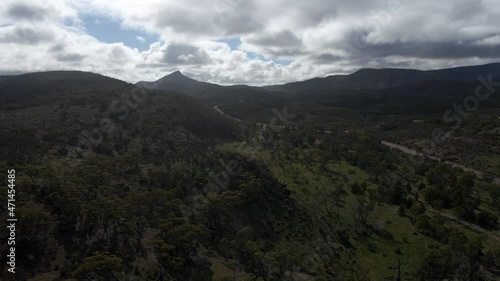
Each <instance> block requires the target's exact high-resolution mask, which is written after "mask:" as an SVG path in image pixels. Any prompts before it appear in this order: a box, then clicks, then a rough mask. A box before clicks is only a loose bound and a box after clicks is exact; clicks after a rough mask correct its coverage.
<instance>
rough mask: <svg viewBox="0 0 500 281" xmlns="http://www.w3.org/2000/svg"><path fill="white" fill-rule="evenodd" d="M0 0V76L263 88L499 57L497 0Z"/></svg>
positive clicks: (499, 40) (468, 63)
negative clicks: (175, 75) (178, 74)
mask: <svg viewBox="0 0 500 281" xmlns="http://www.w3.org/2000/svg"><path fill="white" fill-rule="evenodd" d="M0 1H1V3H2V4H1V5H0V74H16V73H24V72H32V71H44V70H56V69H76V70H84V71H92V72H97V73H101V74H104V75H107V76H112V77H115V78H119V79H122V80H125V81H129V82H133V83H135V82H137V81H139V80H149V81H151V80H156V79H159V78H161V77H162V76H164V75H166V74H168V73H170V72H173V71H175V70H181V71H182V72H183V73H185V74H187V75H188V76H190V77H193V78H195V79H198V80H202V81H209V82H214V83H220V84H240V83H245V84H252V85H263V84H277V83H282V82H288V81H294V80H303V79H308V78H311V77H323V76H327V75H332V74H345V73H351V72H353V71H356V70H358V69H360V68H365V67H374V68H381V67H397V68H418V69H435V68H445V67H453V66H462V65H473V64H483V63H489V62H498V61H500V5H498V0H482V1H481V0H441V1H436V0H419V1H409V0H348V1H346V0H343V1H340V0H310V1H304V0H271V1H270V0H120V1H108V0H106V1H105V0H67V1H66V0H46V1H35V0H33V1H19V0H0Z"/></svg>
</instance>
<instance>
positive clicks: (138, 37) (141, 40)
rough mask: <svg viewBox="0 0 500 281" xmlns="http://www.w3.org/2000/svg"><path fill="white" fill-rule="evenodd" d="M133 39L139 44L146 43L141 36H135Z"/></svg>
mask: <svg viewBox="0 0 500 281" xmlns="http://www.w3.org/2000/svg"><path fill="white" fill-rule="evenodd" d="M135 39H137V41H139V42H141V43H145V42H146V39H145V38H144V37H142V36H137V37H135Z"/></svg>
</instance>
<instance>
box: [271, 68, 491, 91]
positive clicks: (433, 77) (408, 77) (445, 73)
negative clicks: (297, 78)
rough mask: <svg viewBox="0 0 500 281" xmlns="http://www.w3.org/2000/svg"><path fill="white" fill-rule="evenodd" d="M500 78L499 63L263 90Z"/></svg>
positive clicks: (373, 72) (376, 72)
mask: <svg viewBox="0 0 500 281" xmlns="http://www.w3.org/2000/svg"><path fill="white" fill-rule="evenodd" d="M489 74H492V75H493V76H494V77H498V76H500V63H492V64H486V65H479V66H466V67H457V68H449V69H440V70H427V71H425V70H416V69H395V68H384V69H371V68H369V69H361V70H359V71H356V72H354V73H352V74H349V75H333V76H328V77H325V78H313V79H310V80H306V81H301V82H292V83H287V84H282V85H273V86H265V87H263V88H264V89H266V90H269V91H284V92H297V91H317V90H328V89H385V88H393V87H401V86H405V85H415V84H419V83H426V82H431V81H458V82H469V81H473V80H476V79H477V77H478V76H480V75H483V76H487V75H489Z"/></svg>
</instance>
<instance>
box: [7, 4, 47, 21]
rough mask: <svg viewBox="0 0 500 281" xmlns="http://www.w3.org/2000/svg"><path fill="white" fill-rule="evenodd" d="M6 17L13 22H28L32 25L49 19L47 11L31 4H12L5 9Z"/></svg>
mask: <svg viewBox="0 0 500 281" xmlns="http://www.w3.org/2000/svg"><path fill="white" fill-rule="evenodd" d="M7 15H8V16H9V17H11V18H13V19H15V20H28V21H30V22H33V23H34V22H39V21H43V20H44V19H46V18H47V17H49V14H48V12H47V10H45V9H44V8H42V7H39V6H37V5H36V4H32V3H30V5H28V4H26V3H14V4H12V5H11V6H9V7H8V8H7Z"/></svg>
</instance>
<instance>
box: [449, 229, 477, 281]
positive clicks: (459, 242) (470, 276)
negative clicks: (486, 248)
mask: <svg viewBox="0 0 500 281" xmlns="http://www.w3.org/2000/svg"><path fill="white" fill-rule="evenodd" d="M448 247H449V249H450V251H451V253H452V254H453V256H454V257H456V259H457V260H458V266H457V276H458V278H459V280H462V281H477V280H480V277H481V265H482V263H483V261H484V254H483V252H482V249H483V239H481V237H474V238H472V239H470V240H469V239H467V237H465V235H464V234H463V233H461V232H458V231H453V232H452V233H451V234H450V237H449V241H448Z"/></svg>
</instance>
